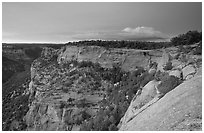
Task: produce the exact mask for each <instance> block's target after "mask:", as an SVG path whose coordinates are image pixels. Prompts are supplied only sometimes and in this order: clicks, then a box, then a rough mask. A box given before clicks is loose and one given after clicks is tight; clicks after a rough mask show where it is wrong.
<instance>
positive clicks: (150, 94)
mask: <svg viewBox="0 0 204 133" xmlns="http://www.w3.org/2000/svg"><path fill="white" fill-rule="evenodd" d="M158 84H159V82H158V81H156V80H153V81H150V82H149V83H147V84H146V85H145V86H144V87H143V88H142V92H141V93H139V95H136V96H135V97H134V98H133V99H132V101H131V103H130V106H129V108H128V109H127V111H126V113H125V115H124V117H123V118H122V119H121V121H120V124H119V125H118V127H121V126H122V125H124V124H126V123H127V122H128V121H129V120H130V119H131V118H132V117H133V115H134V113H135V112H136V111H137V110H139V109H140V108H141V107H142V106H144V105H145V104H146V103H148V102H149V101H151V100H152V99H153V98H154V97H155V96H156V94H157V92H156V89H155V86H158Z"/></svg>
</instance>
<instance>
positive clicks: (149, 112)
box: [120, 76, 202, 131]
mask: <svg viewBox="0 0 204 133" xmlns="http://www.w3.org/2000/svg"><path fill="white" fill-rule="evenodd" d="M201 128H202V77H201V76H196V77H194V78H192V79H190V80H188V81H185V82H184V83H182V84H181V85H179V86H177V87H176V88H175V89H174V90H172V91H170V92H169V93H167V94H166V95H165V96H164V97H162V98H161V99H160V100H158V101H157V102H156V103H154V104H152V105H151V106H150V107H148V108H147V109H145V110H143V111H142V112H140V113H139V114H138V115H137V116H136V117H134V119H132V120H131V121H129V122H128V123H127V124H125V125H123V126H121V128H120V130H125V131H127V130H135V131H142V130H149V131H150V130H151V131H156V130H163V131H169V130H201Z"/></svg>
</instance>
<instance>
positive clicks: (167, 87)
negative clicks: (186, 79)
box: [157, 76, 180, 94]
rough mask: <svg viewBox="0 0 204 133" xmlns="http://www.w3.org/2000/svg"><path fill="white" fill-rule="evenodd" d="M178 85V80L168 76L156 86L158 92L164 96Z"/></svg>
mask: <svg viewBox="0 0 204 133" xmlns="http://www.w3.org/2000/svg"><path fill="white" fill-rule="evenodd" d="M179 84H180V81H179V78H177V77H175V76H168V77H166V78H163V79H162V81H161V83H160V84H159V85H158V87H157V88H158V91H159V92H160V93H162V94H166V93H168V92H169V91H171V90H173V89H174V88H175V87H176V86H177V85H179Z"/></svg>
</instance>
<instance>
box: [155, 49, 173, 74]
mask: <svg viewBox="0 0 204 133" xmlns="http://www.w3.org/2000/svg"><path fill="white" fill-rule="evenodd" d="M169 61H170V54H169V53H168V52H167V51H166V50H165V49H163V54H162V57H161V58H160V61H159V62H158V66H157V70H158V71H159V70H160V71H161V72H163V71H164V69H163V68H164V66H165V65H166V64H167V62H169Z"/></svg>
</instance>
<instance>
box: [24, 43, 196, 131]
mask: <svg viewBox="0 0 204 133" xmlns="http://www.w3.org/2000/svg"><path fill="white" fill-rule="evenodd" d="M176 50H177V49H167V51H168V53H170V54H169V55H166V54H165V58H163V56H162V53H163V52H162V50H148V51H147V50H131V49H129V50H127V49H104V48H101V47H97V46H88V47H76V46H65V47H63V48H61V49H59V50H55V49H52V48H45V49H44V50H43V52H42V55H41V57H40V58H38V59H36V60H35V61H34V62H33V64H32V66H31V82H30V84H29V89H28V92H29V94H30V98H29V102H30V105H29V111H28V112H27V114H26V116H25V118H24V120H25V121H26V124H27V126H28V127H27V130H79V129H80V125H81V123H82V122H83V121H86V120H87V119H89V118H90V117H91V116H94V115H96V113H97V111H98V109H99V103H100V102H101V101H102V100H103V99H105V98H106V93H105V90H106V89H107V88H109V87H110V86H113V84H111V83H110V82H108V81H106V80H103V79H102V78H101V77H100V76H99V73H98V72H97V71H96V70H95V69H93V67H90V66H87V67H86V66H84V67H79V66H78V65H76V63H75V61H78V62H82V61H91V62H94V63H99V64H100V65H101V66H102V67H104V68H111V67H112V66H113V64H115V63H117V64H120V65H121V67H122V69H124V70H126V71H133V70H135V68H136V66H138V67H143V68H146V69H149V63H150V62H157V63H158V65H159V66H160V67H161V68H163V67H164V65H165V63H167V62H168V61H171V62H172V65H173V69H172V70H168V71H166V73H168V74H169V75H173V76H176V77H178V78H182V76H181V73H183V74H184V75H185V77H183V79H184V80H186V81H187V80H189V79H191V78H192V77H193V76H194V74H195V73H196V72H197V69H196V68H195V64H193V63H189V62H186V63H184V64H183V63H182V62H181V61H180V60H178V59H175V58H173V57H170V55H171V56H175V55H176V53H175V51H176ZM196 58H197V57H196ZM161 60H162V61H161ZM189 64H191V66H190V65H189ZM155 71H156V70H153V69H152V70H151V71H149V73H151V72H153V73H154V72H155ZM192 80H193V79H192ZM198 80H199V79H198ZM193 81H194V80H193ZM189 82H190V80H189ZM186 83H187V84H190V83H188V81H187V82H186ZM197 83H198V84H199V85H200V80H199V82H197V79H196V84H197ZM159 84H160V82H159V81H156V80H153V81H150V82H149V83H148V84H146V85H144V87H143V89H142V91H141V92H140V93H137V94H136V95H135V98H133V100H132V102H131V104H130V107H129V108H128V110H127V112H126V114H125V115H124V117H123V118H122V119H121V122H120V124H119V125H118V127H119V128H120V130H169V128H170V127H164V128H163V127H162V128H159V127H158V126H156V125H154V126H155V128H153V127H154V126H153V125H152V126H151V125H150V126H149V127H148V124H147V125H146V124H141V123H148V122H147V121H149V120H152V123H154V119H156V118H157V117H156V115H160V113H161V116H162V117H164V116H165V117H164V119H165V120H166V119H167V118H169V117H171V115H170V116H168V114H164V113H162V112H165V113H167V112H168V111H167V110H169V111H171V110H172V108H174V107H177V105H178V106H180V103H185V102H182V101H183V100H185V98H187V96H189V97H190V95H192V97H190V100H188V102H189V104H187V105H189V106H190V105H191V104H193V102H191V100H193V98H194V97H195V96H193V95H194V94H195V95H197V94H198V93H199V92H200V90H199V88H200V87H197V88H198V89H197V91H195V92H194V91H193V90H192V89H186V90H185V89H184V87H180V88H181V89H175V91H176V90H178V94H177V92H175V91H174V92H173V91H172V92H171V93H173V94H170V92H169V93H167V94H166V95H164V96H163V95H162V96H163V97H161V95H160V94H159V93H158V92H157V91H158V89H157V87H158V85H159ZM183 84H185V82H184V83H183ZM181 85H182V84H181ZM192 85H194V84H192ZM192 87H194V86H192ZM178 88H179V86H178ZM179 90H180V91H179ZM184 91H186V92H187V93H184ZM174 93H176V94H174ZM179 94H180V95H185V96H184V98H183V97H180V95H179ZM169 95H170V96H169ZM174 95H175V96H174ZM166 97H167V98H166ZM177 97H180V98H179V99H178V98H177ZM198 97H200V95H199V96H198ZM162 99H164V100H162ZM165 99H167V100H165ZM195 100H196V101H195V102H197V103H198V105H199V106H200V101H199V100H200V99H199V98H197V99H195ZM162 101H163V102H162ZM169 101H172V102H169ZM165 102H169V103H168V104H167V103H165ZM163 105H166V106H164V107H163ZM182 105H183V104H182ZM154 106H155V107H154ZM195 106H197V105H195ZM199 106H198V112H199V109H200V107H199ZM162 107H163V108H162ZM185 107H186V106H182V107H179V108H180V110H181V109H184V108H185ZM151 108H154V109H151ZM158 108H160V110H159V111H158V112H157V110H156V109H158ZM148 110H150V111H149V112H148ZM152 110H154V111H152ZM180 110H178V111H180ZM150 112H155V113H150ZM184 114H186V112H184ZM187 114H188V113H187ZM150 117H151V118H150ZM158 117H159V118H160V116H158ZM162 117H161V119H158V120H156V122H155V123H157V124H158V125H161V123H160V122H162V120H163V119H162ZM182 118H183V117H182ZM172 119H173V118H172ZM169 120H171V119H169ZM176 121H177V120H176ZM178 121H179V122H180V121H181V119H178ZM164 122H165V123H166V124H168V123H170V122H169V121H164ZM135 125H140V126H135ZM174 125H175V122H174ZM171 127H172V124H171Z"/></svg>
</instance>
